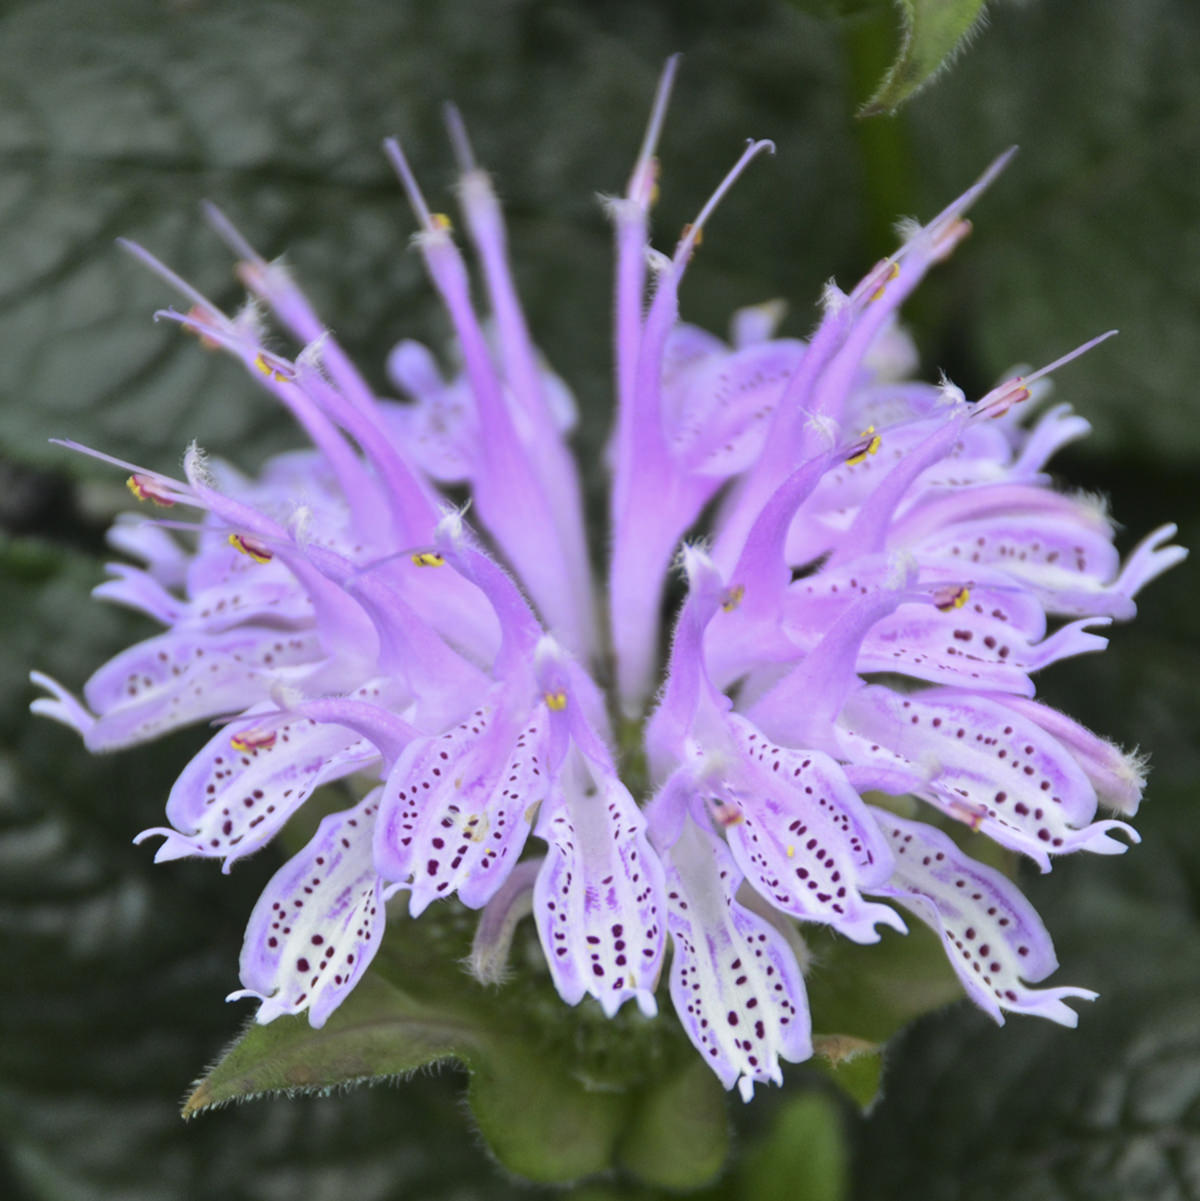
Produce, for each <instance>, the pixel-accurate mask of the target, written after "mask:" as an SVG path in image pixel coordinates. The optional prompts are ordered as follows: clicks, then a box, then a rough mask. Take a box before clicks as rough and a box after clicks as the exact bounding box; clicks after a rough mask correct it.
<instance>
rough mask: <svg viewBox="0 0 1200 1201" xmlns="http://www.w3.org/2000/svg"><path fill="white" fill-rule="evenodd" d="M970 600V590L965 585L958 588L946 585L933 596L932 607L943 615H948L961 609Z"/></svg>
mask: <svg viewBox="0 0 1200 1201" xmlns="http://www.w3.org/2000/svg"><path fill="white" fill-rule="evenodd" d="M970 599H971V590H970V588H968V587H967V586H966V585H965V584H962V585H959V586H958V587H956V586H955V585H953V584H948V585H947V586H946V587H944V588H939V589H938V590H937V591H936V592H935V593H934V594H933V607H934V608H935V609H940V610H941V611H942V612H943V613H950V612H952V611H953V610H955V609H961V608H962V607H963V605H965V604H966V603H967V601H969V600H970Z"/></svg>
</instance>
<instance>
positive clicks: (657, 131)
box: [625, 54, 679, 208]
mask: <svg viewBox="0 0 1200 1201" xmlns="http://www.w3.org/2000/svg"><path fill="white" fill-rule="evenodd" d="M678 67H679V55H678V54H672V55H671V57H670V58H669V59H667V62H666V65H665V66H664V67H663V73H662V75H660V76H659V80H658V90H657V91H656V92H655V93H654V104H653V106H652V107H651V109H650V120H649V121H647V123H646V133H645V135H644V136H643V138H642V145H641V149H640V150H639V151H638V156H637V161H636V162H635V163H634V165H633V173H632V174H631V175H630V176H629V186H628V188H627V189H626V190H625V195H626V197H627V198H628V199H629V200H632V201H634V203H636V204H639V205H641V206H642V207H643V208H649V207H650V206H651V205H652V204H653V203H654V201H655V198H656V196H657V192H658V165H657V160H656V159H655V157H654V152H655V150H656V149H657V147H658V139H659V136H660V135H661V134H662V127H663V120H664V119H665V117H666V115H667V104H668V102H669V101H670V99H671V88H672V86H673V85H674V83H675V72H676V70H677V69H678Z"/></svg>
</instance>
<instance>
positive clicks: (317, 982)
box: [229, 789, 385, 1028]
mask: <svg viewBox="0 0 1200 1201" xmlns="http://www.w3.org/2000/svg"><path fill="white" fill-rule="evenodd" d="M379 795H380V790H379V789H375V790H374V791H373V792H371V793H370V794H369V795H368V796H367V797H365V798H364V799H363V800H362V801H361V802H360V803H359V804H357V805H356V806H355V807H354V808H353V809H347V810H345V811H344V812H342V813H334V814H332V815H330V816H329V817H327V818H325V819H324V820H323V821H322V822H321V824H320V826H318V827H317V832H316V834H315V835H314V836H313V838H312V840H311V841H310V842H309V843H308V845H307V846H305V848H304V849H303V850H302V851H300V853H299V854H297V855H294V856H293V857H292V858H291V859H289V860H288V862H287V863H285V864H284V865H283V867H281V868H280V869H279V871H277V872H276V873H275V875H274V876H272V877H271V880H270V882H269V883H268V884H267V887H266V888H265V889H264V890H263V894H262V896H261V897H259V899H258V904H257V905H255V907H254V912H253V913H252V914H251V915H250V922H249V925H247V927H246V939H245V942H244V944H243V946H242V957H241V976H242V983H243V985H245V987H244V988H243V989H241V990H239V991H238V992H235V993H232V994H230V997H229V1000H235V999H237V998H240V997H257V998H259V999H260V1000H261V1001H262V1005H260V1006H259V1009H258V1013H257V1014H256V1015H255V1020H256V1021H257V1022H259V1023H260V1024H265V1023H266V1022H270V1021H273V1020H274V1019H275V1018H277V1017H279V1016H280V1015H281V1014H285V1013H301V1012H303V1011H304V1010H305V1009H307V1010H308V1020H309V1023H310V1025H312V1026H313V1027H315V1028H319V1027H321V1026H323V1025H324V1024H325V1020H326V1019H327V1018H328V1017H329V1015H330V1014H331V1013H332V1012H333V1011H334V1010H335V1009H336V1008H337V1007H338V1006H339V1005H340V1004H341V1003H342V1001H344V1000H345V999H346V997H347V996H348V995H349V993H350V991H351V989H353V988H354V986H355V984H357V983H358V980H359V978H360V977H361V976H362V974H363V972H364V971H365V970H366V968H367V965H368V964H369V963H370V962H371V960H372V958H373V957H374V955H375V952H376V951H377V950H378V949H379V940H380V938H381V937H382V935H383V924H384V909H383V901H384V899H385V893H384V887H383V881H382V880H381V879H380V878H379V875H378V873H377V872H376V871H375V868H374V864H373V863H372V859H371V830H372V827H373V826H374V817H375V812H376V807H377V805H378V803H379Z"/></svg>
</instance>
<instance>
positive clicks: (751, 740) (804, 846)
mask: <svg viewBox="0 0 1200 1201" xmlns="http://www.w3.org/2000/svg"><path fill="white" fill-rule="evenodd" d="M729 724H730V728H731V730H732V731H733V734H734V737H735V739H736V741H737V744H738V747H739V749H740V750H741V752H742V754H743V755H744V756H745V757H746V761H747V763H748V764H749V765H751V768H752V774H751V773H747V774H746V775H744V776H735V775H734V774H733V773H732V772H729V773H727V774H726V777H725V779H726V781H727V784H726V787H725V788H724V789H722V790H721V792H720V794H719V795H720V798H721V799H722V800H724V801H726V804H727V806H729V807H730V808H731V811H730V812H729V817H728V825H727V827H726V837H727V838H728V840H729V848H730V850H731V851H732V852H733V857H734V859H735V860H736V861H737V865H738V867H739V868H740V869H741V871H742V872H743V873H744V874H745V876H746V878H747V880H748V881H749V882H750V883H751V884H752V885H753V886H754V888H755V889H756V890H757V891H758V892H759V893H760V894H761V895H762V896H763V897H764V898H765V899H766V900H767V901H769V902H770V903H771V904H772V905H773V906H774V907H775V908H776V909H779V910H780V911H781V912H783V913H788V914H791V915H792V916H793V917H798V918H802V919H804V920H806V921H817V922H824V923H826V924H828V925H831V926H833V928H834V929H835V930H838V931H839V932H840V933H842V934H845V935H846V937H847V938H852V939H854V941H855V942H861V943H871V942H878V941H879V933H878V931H877V930H876V929H875V927H876V925H877V924H879V923H883V924H885V925H889V926H892V927H893V928H894V929H897V930H901V931H903V930H904V928H905V927H904V923H903V922H902V921H901V920H900V918H899V916H898V915H897V914H896V913H895V911H894V910H892V909H889V908H888V907H887V906H886V905H878V904H875V903H873V902H871V901H867V900H865V899H864V898H863V897H862V895H861V893H860V891H859V889H860V888H863V889H866V890H868V891H869V890H870V889H871V887H872V886H873V885H875V884H877V883H879V882H881V881H883V880H886V879H887V878H888V876H889V874H890V873H891V870H892V862H891V853H890V851H889V850H888V845H887V842H886V841H885V840H884V839H883V837H882V836H881V835H880V833H879V830H878V828H877V827H876V825H875V822H874V821H873V820H872V819H871V817H870V816H869V815H868V813H867V809H866V806H865V805H864V804H863V803H862V800H861V799H860V798H859V795H858V793H856V792H855V791H854V789H853V788H851V787H850V784H849V783H848V782H847V780H846V778H845V776H844V775H843V773H842V770H841V768H840V767H838V765H837V764H836V763H835V762H834V761H833V760H832V759H830V758H829V756H827V755H823V754H821V753H820V752H819V751H807V750H805V751H799V750H792V749H790V748H787V747H780V746H776V745H775V744H774V743H773V742H771V741H769V740H768V739H767V738H765V737H764V736H763V735H762V733H761V732H759V731H758V730H756V729H755V728H754V726H753V725H751V723H750V722H748V721H746V720H744V719H743V718H740V717H737V716H736V715H735V716H731V717H730V719H729Z"/></svg>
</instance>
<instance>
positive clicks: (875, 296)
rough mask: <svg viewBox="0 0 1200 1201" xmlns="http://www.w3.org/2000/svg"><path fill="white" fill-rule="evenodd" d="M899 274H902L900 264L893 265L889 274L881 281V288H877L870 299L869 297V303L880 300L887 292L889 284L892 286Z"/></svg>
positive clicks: (889, 269)
mask: <svg viewBox="0 0 1200 1201" xmlns="http://www.w3.org/2000/svg"><path fill="white" fill-rule="evenodd" d="M899 274H900V264H899V263H893V264H892V265H891V267H889V268H888V273H887V274H886V275H885V276H884V277H883V280H882V281H881V283H880V285H879V287H878V288H876V289H875V291H874V292H872V293H871V295H870V296H869V297H867V300H868V302H869V301H872V300H878V299H879V298H880V297H881V296H882V295H883V294H884V292H886V291H887V286H888V284H890V283H891V282H892V280H894V279H895V278H896V276H897V275H899Z"/></svg>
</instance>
